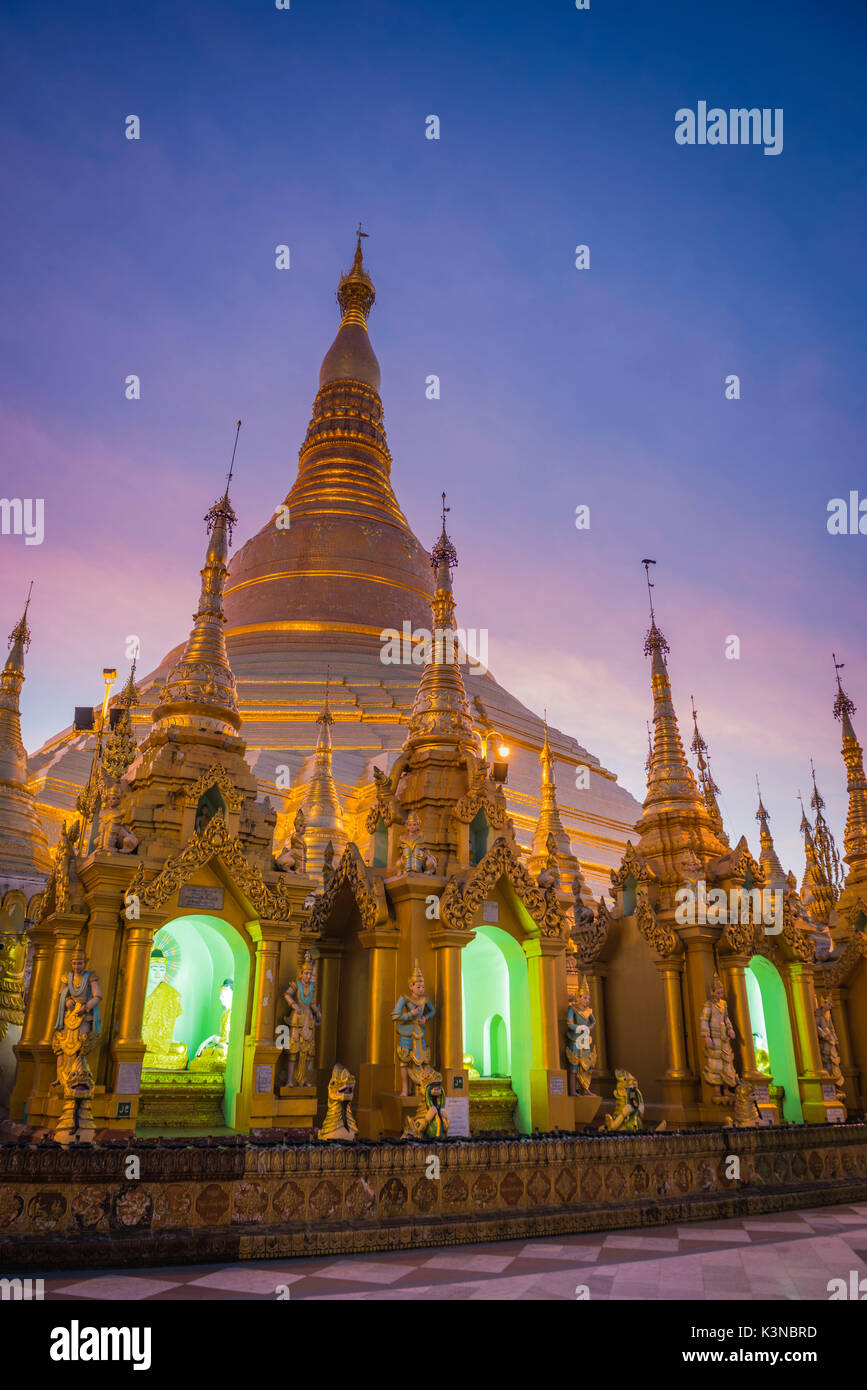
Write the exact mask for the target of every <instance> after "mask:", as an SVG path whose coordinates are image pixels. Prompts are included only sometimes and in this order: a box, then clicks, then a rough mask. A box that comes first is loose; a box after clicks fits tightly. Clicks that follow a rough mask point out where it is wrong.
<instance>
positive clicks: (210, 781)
mask: <svg viewBox="0 0 867 1390" xmlns="http://www.w3.org/2000/svg"><path fill="white" fill-rule="evenodd" d="M212 787H216V788H217V790H218V791H219V793H220V795H221V796H222V798H223V800H224V801H225V803H226V805H227V807H228V808H229V810H230V811H240V809H241V805H242V803H243V797H242V795H241V793H240V792H239V791H238V789H237V787H236V786H235V783H234V782H233V781H232V778H231V777H230V776H229V774H228V772H227V771H226V769H225V768H224V767H223V764H222V763H212V764H211V766H210V767H209V768H208V769H207V770H206V771H205V772H203V773H202V775H201V777H199V778H198V779H197V780H196V781H195V782H193V784H192V786H190V787H187V789H186V791H185V792H184V801H185V802H186V804H187V805H188V806H191V805H193V804H194V803H198V801H199V798H200V797H202V796H204V794H205V792H208V791H210V790H211V788H212Z"/></svg>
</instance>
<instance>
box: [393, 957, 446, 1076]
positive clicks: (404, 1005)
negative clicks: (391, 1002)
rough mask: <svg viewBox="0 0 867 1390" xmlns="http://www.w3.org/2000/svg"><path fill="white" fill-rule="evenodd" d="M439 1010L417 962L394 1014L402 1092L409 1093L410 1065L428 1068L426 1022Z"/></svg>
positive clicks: (428, 1048) (428, 1055) (428, 1050)
mask: <svg viewBox="0 0 867 1390" xmlns="http://www.w3.org/2000/svg"><path fill="white" fill-rule="evenodd" d="M435 1013H436V1009H435V1008H434V1005H433V1003H432V1001H431V1000H430V999H428V997H427V995H426V994H425V988H424V975H423V974H422V970H421V966H420V965H419V963H418V961H416V963H415V969H414V970H413V972H412V975H411V976H410V981H409V995H405V994H402V995H401V996H400V998H399V999H398V1001H397V1003H396V1004H395V1006H394V1008H393V1010H392V1013H391V1016H392V1018H393V1019H394V1021H395V1025H396V1031H397V1060H398V1062H399V1063H400V1083H401V1089H400V1094H401V1095H402V1096H408V1095H409V1070H410V1067H414V1068H421V1067H425V1066H427V1065H428V1064H429V1062H430V1047H429V1046H428V1042H427V1022H428V1019H431V1018H433V1016H434V1014H435Z"/></svg>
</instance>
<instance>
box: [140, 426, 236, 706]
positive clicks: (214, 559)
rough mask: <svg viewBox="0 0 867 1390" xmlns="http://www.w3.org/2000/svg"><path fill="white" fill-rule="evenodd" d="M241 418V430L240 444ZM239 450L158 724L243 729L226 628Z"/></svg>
mask: <svg viewBox="0 0 867 1390" xmlns="http://www.w3.org/2000/svg"><path fill="white" fill-rule="evenodd" d="M240 429H241V421H240V420H239V421H238V425H237V429H236V431H235V449H237V445H238V433H239V432H240ZM234 461H235V450H234V449H233V451H232V464H231V466H230V468H229V475H228V478H227V480H226V490H225V492H224V493H223V495H222V497H220V498H219V499H218V500H217V501H216V502H215V503H214V505H213V506H212V507H211V508H210V510H209V511H208V512H207V513H206V514H205V518H204V519H205V524H206V526H207V530H208V546H207V550H206V552H205V564H204V567H203V569H202V571H201V576H202V586H201V592H200V595H199V606H198V609H197V610H196V612H195V614H194V615H193V628H192V631H191V633H190V636H189V638H188V640H187V645H186V647H185V649H184V653H183V655H182V657H181V659H180V661H178V663H177V664H176V666H175V667H174V669H173V670H172V672H171V674H170V675H169V677H168V680H167V681H166V683H165V685H164V687H163V689H162V692H161V694H160V699H159V704H158V705H157V707H156V709H155V710H154V715H153V723H154V727H155V728H167V727H169V726H171V725H181V726H184V727H187V728H195V729H207V730H211V731H214V732H217V733H224V734H237V733H238V731H239V729H240V727H241V716H240V714H239V713H238V698H237V694H236V691H235V677H234V676H233V674H232V669H231V667H230V666H229V658H228V654H227V652H226V639H225V636H224V634H223V627H224V625H225V622H226V619H225V617H224V615H223V587H224V585H225V582H226V575H227V574H228V569H227V567H226V558H227V556H228V553H229V546H230V544H231V541H232V528H233V526H234V525H235V523H236V521H237V519H238V518H237V516H236V515H235V510H234V508H233V506H232V503H231V502H230V501H229V486H230V483H231V479H232V469H233V468H234Z"/></svg>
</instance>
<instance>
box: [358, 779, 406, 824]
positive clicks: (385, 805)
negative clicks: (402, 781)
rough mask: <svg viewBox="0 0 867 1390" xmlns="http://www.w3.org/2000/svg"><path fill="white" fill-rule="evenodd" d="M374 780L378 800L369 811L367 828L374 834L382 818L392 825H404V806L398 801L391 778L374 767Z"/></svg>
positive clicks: (366, 822) (384, 822)
mask: <svg viewBox="0 0 867 1390" xmlns="http://www.w3.org/2000/svg"><path fill="white" fill-rule="evenodd" d="M373 782H374V786H375V787H376V800H375V801H374V803H373V805H372V806H371V808H370V810H369V811H368V813H367V819H366V820H365V822H364V824H365V828H366V829H367V830H368V831H369V833H370V834H371V835H372V834H373V832H374V831H375V830H376V827H377V826H378V825H379V822H380V820H381V821H382V822H383V824H384V825H387V826H392V825H394V824H395V823H397V824H399V825H402V824H403V822H404V821H405V819H406V813H405V811H404V810H403V807H402V806H400V805H399V804H398V802H397V799H396V797H395V794H394V788H393V787H392V785H391V778H390V777H389V776H388V775H387V774H386V773H385V772H382V771H381V770H380V768H378V767H375V768H374V769H373Z"/></svg>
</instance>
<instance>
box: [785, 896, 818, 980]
mask: <svg viewBox="0 0 867 1390" xmlns="http://www.w3.org/2000/svg"><path fill="white" fill-rule="evenodd" d="M782 936H783V940H784V941H785V943H786V945H787V946H788V947H789V949H790V950H791V951H792V952H793V954H794V955H796V956H797V958H798V960H801V961H804V962H805V963H806V962H808V961H812V960H813V958H814V956H815V951H816V947H815V942H814V940H813V933H812V932H811V931H808V930H807V929H806V927H803V926H801V919H799V917H798V915H797V912H796V907H795V904H794V903H793V901H792V897H791V894H789V893H786V894H785V896H784V898H783V932H782Z"/></svg>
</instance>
